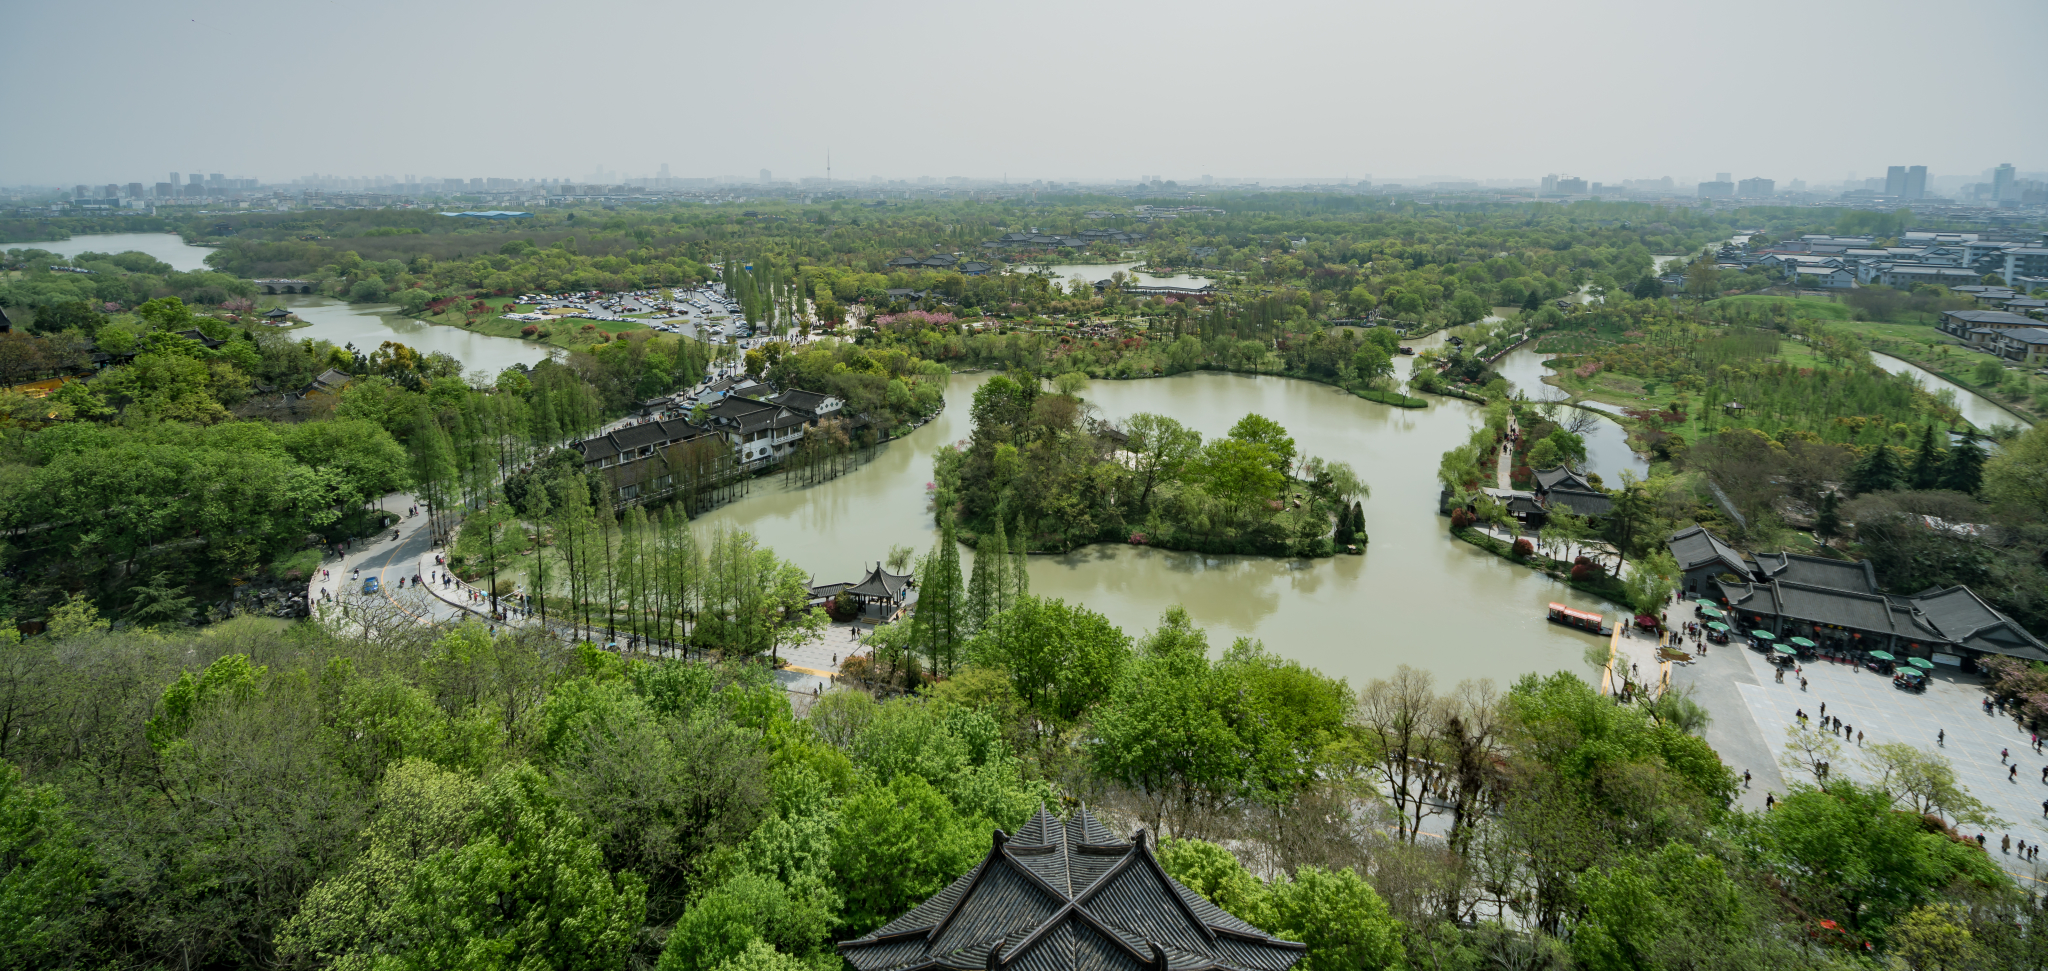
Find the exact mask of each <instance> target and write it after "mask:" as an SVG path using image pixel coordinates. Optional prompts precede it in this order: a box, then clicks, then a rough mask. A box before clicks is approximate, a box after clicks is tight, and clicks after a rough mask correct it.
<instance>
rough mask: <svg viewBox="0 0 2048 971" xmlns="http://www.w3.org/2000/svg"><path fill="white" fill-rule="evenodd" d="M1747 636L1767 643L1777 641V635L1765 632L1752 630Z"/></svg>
mask: <svg viewBox="0 0 2048 971" xmlns="http://www.w3.org/2000/svg"><path fill="white" fill-rule="evenodd" d="M1749 636H1751V637H1760V638H1763V639H1764V640H1767V641H1775V640H1777V639H1778V635H1776V634H1773V633H1771V632H1770V631H1767V630H1753V631H1750V632H1749Z"/></svg>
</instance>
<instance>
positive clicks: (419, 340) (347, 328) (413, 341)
mask: <svg viewBox="0 0 2048 971" xmlns="http://www.w3.org/2000/svg"><path fill="white" fill-rule="evenodd" d="M278 299H279V300H281V301H282V302H283V303H284V305H285V306H286V307H287V308H289V309H290V310H291V312H292V313H295V314H298V315H299V319H300V320H304V321H306V322H308V323H310V324H312V326H311V327H302V328H300V329H298V330H295V331H292V335H293V336H294V337H313V338H318V339H321V340H326V341H332V342H333V343H334V344H336V345H337V346H345V345H348V344H354V345H355V346H356V350H359V351H361V352H363V353H365V354H368V353H370V352H371V351H374V350H376V349H377V346H378V345H379V344H382V343H384V342H385V341H396V342H398V343H400V344H404V345H406V346H407V347H410V348H412V349H413V350H416V351H418V352H420V353H421V354H432V353H434V352H435V351H445V352H447V353H448V354H449V355H451V356H453V357H454V358H455V359H456V360H458V361H461V362H462V366H463V367H464V368H465V369H467V370H470V371H485V372H488V373H491V374H497V373H498V372H499V371H503V370H505V369H506V368H508V367H511V366H512V365H514V364H525V365H528V366H529V367H530V366H532V365H534V364H538V363H540V362H541V361H544V360H547V357H548V355H549V353H551V350H550V348H549V346H548V345H545V344H537V343H533V342H530V341H522V340H513V339H512V338H510V337H492V336H490V335H488V334H478V333H475V332H473V331H468V330H464V329H462V328H460V327H454V326H449V325H446V324H424V323H421V322H419V321H417V320H414V319H412V318H411V317H407V316H404V315H402V314H400V313H399V312H398V308H397V307H396V306H393V305H391V304H375V303H367V304H366V303H359V304H349V303H343V302H342V301H340V300H336V299H334V298H332V297H309V296H293V297H281V298H278Z"/></svg>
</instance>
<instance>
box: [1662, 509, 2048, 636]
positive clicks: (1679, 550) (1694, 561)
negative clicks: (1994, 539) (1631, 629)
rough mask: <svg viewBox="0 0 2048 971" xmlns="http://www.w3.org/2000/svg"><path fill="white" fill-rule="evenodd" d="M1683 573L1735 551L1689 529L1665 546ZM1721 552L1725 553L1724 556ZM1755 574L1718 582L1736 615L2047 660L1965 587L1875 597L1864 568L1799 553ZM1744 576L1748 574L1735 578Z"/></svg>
mask: <svg viewBox="0 0 2048 971" xmlns="http://www.w3.org/2000/svg"><path fill="white" fill-rule="evenodd" d="M1669 546H1670V547H1671V552H1672V555H1673V556H1675V557H1676V558H1677V559H1678V561H1679V566H1680V568H1681V569H1684V570H1688V571H1689V570H1692V569H1693V568H1694V567H1695V566H1703V565H1707V564H1710V563H1715V562H1725V559H1724V558H1725V557H1726V556H1728V555H1733V554H1734V550H1732V549H1730V548H1729V547H1728V545H1727V544H1725V543H1722V542H1721V541H1720V539H1719V538H1717V537H1715V536H1714V535H1713V534H1712V533H1709V532H1707V531H1706V530H1704V529H1701V528H1700V527H1698V526H1694V527H1692V528H1690V529H1686V530H1682V531H1680V532H1678V533H1676V534H1674V535H1673V536H1672V537H1671V539H1670V540H1669ZM1724 551H1725V552H1724ZM1754 563H1755V566H1754V569H1755V570H1756V571H1758V572H1761V573H1763V574H1764V578H1763V579H1760V580H1755V581H1753V582H1752V581H1751V580H1740V581H1736V582H1733V583H1730V582H1726V581H1720V582H1718V583H1717V584H1716V585H1717V586H1718V587H1719V588H1720V592H1721V597H1722V599H1723V600H1724V601H1726V602H1727V604H1728V605H1729V607H1731V608H1732V609H1733V610H1734V611H1735V612H1736V614H1737V615H1738V616H1743V615H1748V616H1754V617H1763V618H1772V617H1784V618H1788V619H1792V620H1799V621H1806V622H1808V623H1815V624H1827V625H1832V626H1835V627H1844V628H1849V629H1851V630H1854V631H1859V632H1870V633H1875V634H1889V635H1891V636H1892V637H1894V638H1896V639H1897V642H1898V643H1897V646H1896V647H1894V649H1897V647H1907V648H1909V649H1910V648H1918V647H1924V648H1928V649H1930V650H1958V649H1960V650H1966V651H1969V652H1974V653H1979V654H2002V655H2006V656H2008V657H2018V658H2025V659H2027V660H2033V661H2048V644H2044V643H2042V641H2041V639H2040V638H2038V637H2035V636H2034V635H2033V634H2031V633H2029V632H2027V630H2026V629H2025V628H2023V627H2021V626H2020V625H2019V624H2018V623H2017V622H2015V621H2014V620H2013V619H2012V618H2010V617H2007V616H2006V615H2005V614H2003V613H2000V612H1999V611H1998V609H1997V608H1995V607H1992V606H1991V605H1990V604H1988V603H1985V602H1984V599H1983V598H1982V597H1979V596H1977V594H1976V593H1975V592H1973V591H1971V590H1970V588H1968V587H1963V586H1955V587H1949V588H1947V589H1940V588H1935V589H1930V590H1923V591H1921V592H1920V593H1918V594H1915V595H1913V596H1911V597H1898V596H1889V595H1886V594H1884V593H1882V592H1881V591H1879V590H1878V587H1877V575H1876V573H1875V571H1874V570H1873V569H1872V568H1871V566H1870V565H1869V563H1868V562H1861V563H1845V562H1841V561H1837V560H1827V559H1823V558H1821V557H1817V556H1804V555H1801V554H1798V553H1764V554H1760V555H1758V556H1757V557H1756V559H1755V561H1754ZM1733 572H1736V573H1737V574H1738V575H1748V573H1749V571H1748V570H1737V571H1733Z"/></svg>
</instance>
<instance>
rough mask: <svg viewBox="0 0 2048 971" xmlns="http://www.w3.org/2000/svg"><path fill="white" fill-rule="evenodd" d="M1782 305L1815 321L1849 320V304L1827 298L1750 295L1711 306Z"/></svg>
mask: <svg viewBox="0 0 2048 971" xmlns="http://www.w3.org/2000/svg"><path fill="white" fill-rule="evenodd" d="M1781 303H1783V304H1791V305H1792V308H1791V309H1792V313H1793V315H1794V316H1799V317H1812V318H1814V319H1815V320H1848V319H1849V305H1848V304H1843V303H1836V302H1835V301H1833V300H1829V299H1827V298H1825V297H1774V296H1770V295H1768V294H1749V295H1745V296H1740V297H1722V298H1720V299H1719V300H1714V301H1711V302H1710V304H1709V305H1710V306H1711V305H1712V304H1733V305H1737V306H1743V305H1748V306H1750V307H1751V308H1752V309H1755V308H1756V307H1757V306H1758V305H1761V306H1766V307H1767V306H1771V305H1774V304H1781Z"/></svg>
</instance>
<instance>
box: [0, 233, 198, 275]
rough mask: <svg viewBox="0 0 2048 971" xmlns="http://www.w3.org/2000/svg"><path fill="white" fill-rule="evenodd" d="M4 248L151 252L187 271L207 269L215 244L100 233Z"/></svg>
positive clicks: (65, 254)
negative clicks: (59, 240) (203, 244)
mask: <svg viewBox="0 0 2048 971" xmlns="http://www.w3.org/2000/svg"><path fill="white" fill-rule="evenodd" d="M0 249H39V250H48V251H50V252H52V253H55V254H57V255H59V256H62V257H64V258H65V259H70V258H71V257H74V256H77V255H78V254H80V253H106V254H109V255H111V254H114V253H126V252H129V251H130V250H133V251H136V252H141V253H148V254H149V255H151V256H154V257H156V258H157V259H160V260H162V261H164V262H165V263H169V264H170V265H171V269H173V270H178V271H180V272H183V273H193V272H196V271H199V270H204V269H206V268H207V266H206V254H208V253H211V252H213V247H211V246H193V245H190V244H188V243H186V242H185V240H184V238H183V237H181V236H179V235H178V234H176V233H99V234H95V235H91V236H73V237H71V238H70V239H67V240H64V241H62V242H49V243H8V244H6V245H5V246H0Z"/></svg>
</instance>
